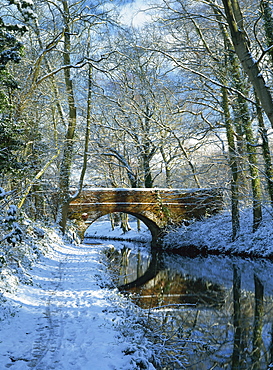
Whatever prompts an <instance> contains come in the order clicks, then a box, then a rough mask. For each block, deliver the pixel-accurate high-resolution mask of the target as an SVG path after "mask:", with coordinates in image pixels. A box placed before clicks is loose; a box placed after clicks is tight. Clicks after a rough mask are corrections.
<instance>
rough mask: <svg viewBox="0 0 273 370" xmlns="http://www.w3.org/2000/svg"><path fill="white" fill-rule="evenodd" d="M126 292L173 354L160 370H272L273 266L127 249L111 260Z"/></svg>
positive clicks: (109, 253)
mask: <svg viewBox="0 0 273 370" xmlns="http://www.w3.org/2000/svg"><path fill="white" fill-rule="evenodd" d="M105 253H106V255H107V261H108V264H109V269H110V271H111V274H112V276H113V279H114V281H115V284H116V285H117V286H118V287H119V289H120V290H121V291H122V292H124V294H128V295H129V297H130V299H131V300H132V301H133V302H134V303H135V304H136V305H138V306H139V307H141V312H142V313H143V316H145V317H146V319H147V317H148V322H149V324H148V326H149V327H148V329H147V335H149V336H150V338H151V340H153V341H154V342H155V343H157V344H158V345H160V346H164V348H165V349H166V351H165V356H164V355H163V356H162V357H163V358H162V363H163V365H161V369H166V370H171V369H184V368H185V369H191V370H203V369H204V370H208V369H233V370H234V369H240V370H242V369H245V370H250V369H251V370H252V369H253V370H256V369H261V370H266V369H271V368H272V369H273V365H270V364H271V363H273V284H272V282H273V264H272V263H271V262H270V261H267V260H255V261H254V260H250V259H249V260H248V259H240V258H228V257H219V256H209V257H201V256H200V257H196V258H189V257H181V256H179V255H168V254H164V253H159V252H158V251H152V252H151V251H150V249H149V247H148V246H147V247H143V245H137V244H133V243H123V242H120V243H119V245H118V246H116V247H115V248H114V247H113V248H112V249H109V248H108V249H107V251H106V252H105Z"/></svg>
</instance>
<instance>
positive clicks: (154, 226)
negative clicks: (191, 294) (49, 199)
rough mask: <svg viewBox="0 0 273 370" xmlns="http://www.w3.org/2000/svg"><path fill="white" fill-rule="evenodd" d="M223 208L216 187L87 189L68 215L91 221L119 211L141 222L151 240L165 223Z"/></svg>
mask: <svg viewBox="0 0 273 370" xmlns="http://www.w3.org/2000/svg"><path fill="white" fill-rule="evenodd" d="M222 208H223V197H222V192H221V190H219V189H216V188H212V189H160V188H128V189H127V188H91V189H84V190H83V191H82V192H81V193H80V196H79V197H78V198H77V199H75V200H73V201H72V202H71V203H70V205H69V218H70V219H77V220H82V215H83V214H87V215H88V216H87V217H85V220H88V221H89V224H90V222H91V223H92V222H93V221H95V220H96V219H98V218H99V217H101V216H104V215H106V214H109V213H115V212H123V213H128V214H130V215H133V216H135V217H137V218H139V219H140V220H141V221H143V222H144V223H145V224H146V225H147V226H148V228H149V229H150V231H151V233H152V237H153V239H154V240H155V239H156V238H157V237H158V235H159V233H160V232H161V231H162V230H164V229H165V228H166V227H167V226H168V225H169V224H179V223H182V222H183V221H184V220H189V219H193V218H197V219H198V218H200V217H202V216H205V215H207V214H214V213H216V212H219V211H220V210H221V209H222Z"/></svg>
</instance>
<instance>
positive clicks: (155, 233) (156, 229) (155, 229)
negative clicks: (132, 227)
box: [82, 211, 161, 240]
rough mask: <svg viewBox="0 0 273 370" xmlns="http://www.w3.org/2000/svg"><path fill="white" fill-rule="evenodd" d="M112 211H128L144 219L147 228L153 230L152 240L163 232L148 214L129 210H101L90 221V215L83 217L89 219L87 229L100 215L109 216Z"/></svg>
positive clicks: (129, 213)
mask: <svg viewBox="0 0 273 370" xmlns="http://www.w3.org/2000/svg"><path fill="white" fill-rule="evenodd" d="M110 213H126V214H128V215H131V216H134V217H136V218H138V219H139V220H140V221H142V222H143V223H144V224H145V225H146V226H147V228H148V229H149V230H150V232H151V235H152V240H156V239H157V238H158V236H159V234H160V232H161V229H160V228H159V227H158V225H157V224H156V223H155V222H154V221H153V220H151V219H150V218H148V217H147V216H145V215H142V214H138V213H135V212H128V211H118V212H101V213H100V214H98V215H97V216H96V217H95V218H94V217H93V218H92V219H91V220H90V221H89V217H88V216H87V218H86V219H84V217H82V218H83V219H84V221H87V222H88V221H89V222H88V225H87V226H86V229H87V228H88V227H89V226H90V225H92V224H93V223H94V222H95V221H97V220H98V219H99V218H100V217H103V216H107V215H109V214H110Z"/></svg>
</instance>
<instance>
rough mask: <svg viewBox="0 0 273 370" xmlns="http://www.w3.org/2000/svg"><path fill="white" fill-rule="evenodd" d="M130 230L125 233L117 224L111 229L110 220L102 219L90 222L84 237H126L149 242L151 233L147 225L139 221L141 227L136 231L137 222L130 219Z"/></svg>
mask: <svg viewBox="0 0 273 370" xmlns="http://www.w3.org/2000/svg"><path fill="white" fill-rule="evenodd" d="M129 225H130V227H131V230H129V231H127V232H126V233H124V232H123V230H122V228H121V227H119V226H117V227H115V229H114V230H112V226H111V223H110V221H107V220H103V221H97V222H94V223H92V224H91V225H90V226H89V227H88V229H87V230H86V232H85V238H104V239H106V238H107V239H118V240H120V239H126V240H134V241H140V242H149V241H151V240H152V235H151V233H150V231H149V229H148V228H147V226H146V225H145V224H144V223H143V222H141V229H140V231H137V222H136V221H130V222H129Z"/></svg>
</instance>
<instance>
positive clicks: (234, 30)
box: [0, 0, 273, 244]
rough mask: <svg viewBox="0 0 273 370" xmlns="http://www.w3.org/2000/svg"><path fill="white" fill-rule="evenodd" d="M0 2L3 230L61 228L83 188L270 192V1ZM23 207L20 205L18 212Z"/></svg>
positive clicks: (253, 200)
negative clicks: (44, 224) (27, 222)
mask: <svg viewBox="0 0 273 370" xmlns="http://www.w3.org/2000/svg"><path fill="white" fill-rule="evenodd" d="M141 4H142V8H140V10H139V11H138V13H136V19H138V21H137V22H136V21H135V22H134V14H133V13H134V9H135V8H134V5H135V2H134V1H125V0H124V1H122V0H120V1H119V0H115V1H114V0H113V1H107V0H97V1H91V0H78V1H75V0H34V1H32V0H2V1H1V5H2V6H1V12H0V16H1V17H0V187H1V188H0V207H1V219H0V223H1V229H2V230H4V232H3V235H1V236H0V241H1V242H4V243H7V242H9V243H13V244H14V243H16V242H17V241H18V240H20V238H21V231H20V227H19V226H18V224H17V223H14V221H15V218H16V214H18V215H21V217H27V218H29V219H34V220H43V221H48V220H49V221H50V220H51V221H52V220H53V221H54V222H56V223H57V224H58V225H59V226H60V228H61V230H62V231H63V232H65V230H66V226H67V212H68V205H69V203H70V202H71V201H72V200H73V199H75V198H76V197H77V196H78V195H79V193H80V191H81V190H82V188H83V187H125V188H126V187H134V188H135V187H137V188H143V187H147V188H150V187H159V188H211V187H217V188H221V189H222V190H223V192H224V196H225V206H226V208H227V209H230V210H231V218H232V231H231V232H232V238H233V240H236V238H237V236H238V233H239V231H240V209H241V208H242V207H250V208H251V209H252V214H253V224H252V229H253V231H255V230H257V229H258V228H259V226H260V224H261V222H262V219H263V208H264V207H265V206H268V207H270V206H271V205H272V204H273V177H272V176H273V169H272V156H271V152H272V127H273V99H272V87H273V76H272V66H273V15H272V2H271V0H260V1H253V0H204V1H201V0H161V1H157V2H153V1H150V2H147V3H145V6H143V3H141ZM22 215H23V216H22Z"/></svg>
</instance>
